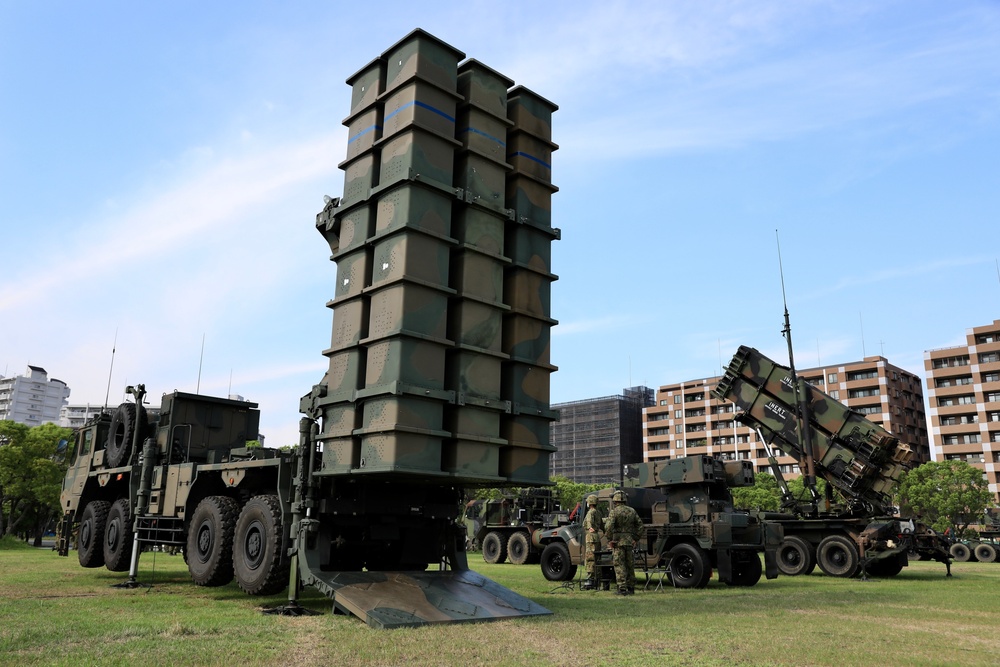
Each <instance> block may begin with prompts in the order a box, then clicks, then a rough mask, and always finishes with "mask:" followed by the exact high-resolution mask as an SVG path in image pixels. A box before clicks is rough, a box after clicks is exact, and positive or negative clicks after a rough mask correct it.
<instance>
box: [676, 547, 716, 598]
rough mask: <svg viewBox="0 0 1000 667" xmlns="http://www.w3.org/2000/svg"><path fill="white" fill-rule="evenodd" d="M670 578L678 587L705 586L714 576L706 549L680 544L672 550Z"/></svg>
mask: <svg viewBox="0 0 1000 667" xmlns="http://www.w3.org/2000/svg"><path fill="white" fill-rule="evenodd" d="M670 553H671V557H670V565H669V567H670V578H671V580H672V581H673V584H674V586H676V587H677V588H705V586H708V580H709V579H711V578H712V563H711V562H710V561H709V559H708V554H707V553H705V551H704V549H700V548H698V547H696V546H694V545H693V544H687V543H684V544H678V545H677V546H675V547H674V548H673V549H671V550H670Z"/></svg>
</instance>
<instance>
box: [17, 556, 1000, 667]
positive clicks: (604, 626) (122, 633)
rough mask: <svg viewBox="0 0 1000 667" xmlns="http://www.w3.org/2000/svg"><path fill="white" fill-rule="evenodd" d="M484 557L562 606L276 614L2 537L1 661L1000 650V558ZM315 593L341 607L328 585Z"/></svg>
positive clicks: (353, 660) (321, 603) (938, 658)
mask: <svg viewBox="0 0 1000 667" xmlns="http://www.w3.org/2000/svg"><path fill="white" fill-rule="evenodd" d="M469 557H470V563H472V565H473V567H474V568H475V569H476V570H477V571H479V572H481V573H483V574H485V575H486V576H488V577H490V578H492V579H494V580H495V581H497V582H498V583H500V584H503V585H505V586H507V587H509V588H512V589H514V590H515V591H517V592H519V593H521V594H523V595H526V596H528V597H530V598H532V599H533V600H535V601H537V602H539V603H540V604H542V605H543V606H545V607H547V608H548V609H550V610H551V611H552V612H553V615H552V616H544V617H535V618H528V619H520V620H516V621H499V622H494V623H484V624H460V625H441V626H428V627H422V628H412V629H401V630H388V631H387V630H374V629H371V628H368V627H367V626H366V625H365V624H364V623H362V622H361V621H359V620H358V619H356V618H353V617H350V616H340V615H336V616H335V615H332V614H330V613H325V614H323V615H321V616H306V617H297V618H290V617H276V616H265V615H263V614H261V613H260V611H259V610H260V609H261V608H262V607H266V606H276V605H279V604H281V603H282V602H283V601H284V595H279V596H276V597H273V598H263V599H262V598H250V597H247V596H246V595H244V594H243V592H242V591H240V590H239V589H238V588H237V587H236V585H235V584H230V585H229V586H225V587H222V588H214V589H210V588H198V587H196V586H194V585H193V584H191V583H190V581H189V579H188V576H187V570H186V568H185V566H184V561H183V559H182V558H181V557H180V556H168V555H165V554H155V558H154V554H152V553H147V554H143V557H142V561H141V563H140V576H139V579H140V581H141V582H142V583H144V584H147V585H148V586H145V587H142V588H138V589H131V590H128V589H117V588H111V587H110V586H111V584H114V583H117V582H121V581H123V580H124V579H125V577H124V576H123V575H122V574H116V573H112V572H108V571H107V570H104V569H97V570H87V569H83V568H81V567H79V565H78V564H77V562H76V558H75V552H74V553H72V554H71V556H70V558H60V557H58V556H56V555H55V553H54V552H52V551H48V550H35V549H17V550H9V549H8V550H0V568H2V569H0V572H2V575H0V665H18V666H20V665H38V664H61V665H74V666H80V665H97V664H99V665H119V664H120V665H133V664H135V665H138V664H144V665H227V666H229V667H244V666H247V665H264V664H282V665H299V664H301V665H306V664H309V665H320V664H330V665H408V666H409V667H422V666H423V665H463V666H469V665H491V666H501V665H518V666H521V665H531V666H532V667H534V666H540V665H567V666H573V667H581V666H588V665H630V666H631V665H651V666H652V665H655V666H657V667H663V666H665V665H727V666H728V665H871V666H879V667H881V666H882V665H907V666H909V665H995V664H997V663H998V662H1000V632H998V631H997V625H998V621H1000V613H998V612H997V604H996V593H997V591H998V590H1000V588H998V587H1000V564H987V563H957V564H955V565H954V566H953V568H952V569H953V571H954V574H955V576H954V577H953V578H951V579H946V578H945V576H944V571H945V570H944V567H943V566H942V565H940V564H938V563H926V562H919V563H913V564H912V565H911V566H910V567H909V568H906V569H905V570H903V572H902V573H901V574H900V575H899V576H897V577H895V578H894V579H887V580H870V581H860V580H857V579H853V580H843V579H833V578H829V577H825V576H821V575H818V574H814V575H810V576H808V577H796V578H792V577H782V578H779V579H775V580H772V581H767V580H762V581H761V582H760V583H759V584H758V585H757V586H755V587H752V588H729V587H727V586H724V585H721V584H719V583H718V582H717V581H715V580H713V581H712V582H711V584H710V585H709V587H708V588H707V589H704V590H683V591H682V590H666V591H659V592H644V591H640V592H639V593H637V594H636V595H635V596H634V597H629V598H619V597H616V596H613V595H611V594H610V593H604V592H601V593H590V592H582V591H578V590H573V591H570V590H566V589H558V590H555V591H553V589H554V588H555V587H554V586H553V585H552V584H551V583H550V582H547V581H545V579H543V578H542V575H541V572H540V570H539V568H538V566H529V565H523V566H516V565H509V564H506V565H487V564H485V563H483V562H482V559H481V556H480V555H479V554H470V556H469ZM301 601H302V603H303V605H304V606H308V607H310V608H313V609H316V610H322V611H325V612H329V610H330V604H329V601H327V600H326V599H325V598H322V597H319V596H318V595H316V594H315V593H307V594H305V595H303V597H302V600H301Z"/></svg>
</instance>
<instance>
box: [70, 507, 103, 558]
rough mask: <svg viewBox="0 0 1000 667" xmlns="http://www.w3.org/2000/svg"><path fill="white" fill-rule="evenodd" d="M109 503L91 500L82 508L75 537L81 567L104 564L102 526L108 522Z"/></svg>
mask: <svg viewBox="0 0 1000 667" xmlns="http://www.w3.org/2000/svg"><path fill="white" fill-rule="evenodd" d="M110 508H111V503H109V502H108V501H106V500H92V501H90V502H89V503H87V506H86V507H84V508H83V518H81V519H80V535H79V536H78V537H77V549H78V556H79V557H80V565H82V566H83V567H100V566H102V565H104V549H103V548H102V546H101V545H102V544H103V542H104V527H105V526H106V525H107V523H108V510H109V509H110Z"/></svg>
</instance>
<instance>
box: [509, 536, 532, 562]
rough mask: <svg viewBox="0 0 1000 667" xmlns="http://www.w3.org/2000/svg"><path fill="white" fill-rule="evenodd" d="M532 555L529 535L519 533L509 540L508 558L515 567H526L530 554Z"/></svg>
mask: <svg viewBox="0 0 1000 667" xmlns="http://www.w3.org/2000/svg"><path fill="white" fill-rule="evenodd" d="M530 553H531V545H530V544H529V543H528V534H527V533H522V532H517V533H514V534H512V535H511V536H510V539H509V540H507V558H508V559H510V562H511V563H513V564H514V565H524V564H525V563H527V562H528V554H530Z"/></svg>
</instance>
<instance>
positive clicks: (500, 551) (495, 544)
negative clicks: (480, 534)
mask: <svg viewBox="0 0 1000 667" xmlns="http://www.w3.org/2000/svg"><path fill="white" fill-rule="evenodd" d="M483 560H484V561H486V562H487V563H491V564H496V563H502V562H504V561H505V560H507V543H506V542H504V539H503V535H502V534H500V533H498V532H496V531H491V532H489V533H486V537H484V538H483Z"/></svg>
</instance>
